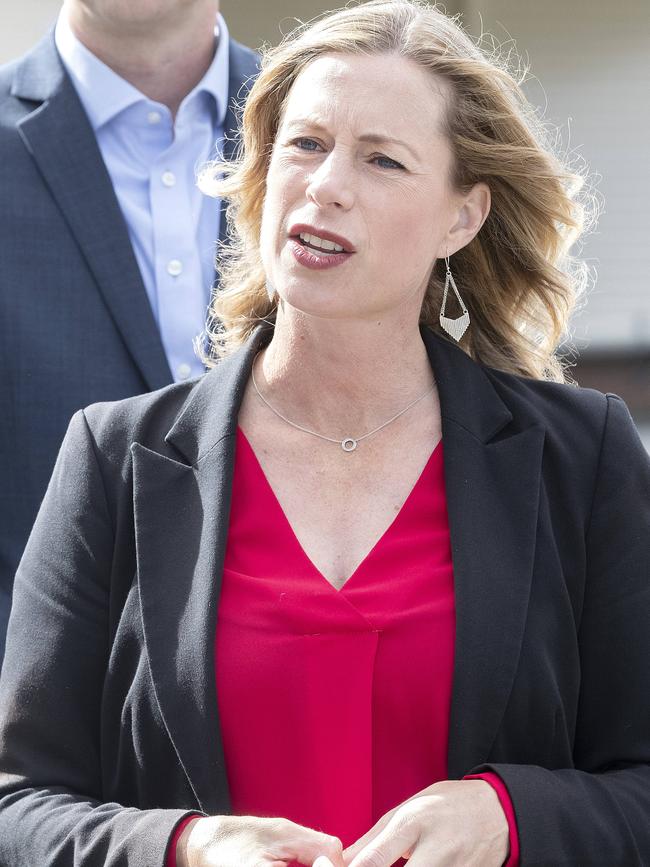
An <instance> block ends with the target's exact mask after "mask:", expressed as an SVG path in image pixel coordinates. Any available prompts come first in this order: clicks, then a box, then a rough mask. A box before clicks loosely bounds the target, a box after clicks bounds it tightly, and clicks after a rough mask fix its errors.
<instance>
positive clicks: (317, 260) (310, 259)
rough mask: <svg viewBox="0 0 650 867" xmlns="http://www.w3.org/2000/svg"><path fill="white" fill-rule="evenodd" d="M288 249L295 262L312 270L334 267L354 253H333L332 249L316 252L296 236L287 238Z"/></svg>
mask: <svg viewBox="0 0 650 867" xmlns="http://www.w3.org/2000/svg"><path fill="white" fill-rule="evenodd" d="M289 249H290V250H291V252H292V254H293V257H294V259H295V260H296V261H297V262H299V263H300V264H301V265H304V267H305V268H311V269H312V270H313V271H322V270H324V269H326V268H336V266H337V265H342V264H343V263H344V262H347V260H348V259H349V258H350V257H351V256H354V253H334V252H333V251H332V252H327V251H323V252H322V253H316V252H314V251H313V250H311V249H310V248H309V247H307V246H305V244H303V243H301V241H300V240H298V239H297V238H289Z"/></svg>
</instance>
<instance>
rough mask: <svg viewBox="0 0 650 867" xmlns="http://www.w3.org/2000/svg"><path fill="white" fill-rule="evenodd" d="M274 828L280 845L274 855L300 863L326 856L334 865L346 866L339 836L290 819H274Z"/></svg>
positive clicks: (307, 862)
mask: <svg viewBox="0 0 650 867" xmlns="http://www.w3.org/2000/svg"><path fill="white" fill-rule="evenodd" d="M270 821H272V822H273V829H274V834H275V837H276V840H277V841H278V845H277V846H276V847H275V849H274V850H273V852H274V857H276V856H279V857H280V858H285V859H286V860H287V861H298V862H300V864H307V865H313V863H314V861H315V860H316V859H317V858H318V857H325V858H326V859H327V860H328V861H329V862H330V863H331V864H332V865H333V867H346V865H345V862H344V860H343V844H342V843H341V841H340V840H339V838H338V837H333V836H332V835H330V834H323V833H322V832H321V831H316V830H314V829H313V828H308V827H306V826H305V825H298V824H297V823H296V822H292V821H291V820H290V819H273V820H270Z"/></svg>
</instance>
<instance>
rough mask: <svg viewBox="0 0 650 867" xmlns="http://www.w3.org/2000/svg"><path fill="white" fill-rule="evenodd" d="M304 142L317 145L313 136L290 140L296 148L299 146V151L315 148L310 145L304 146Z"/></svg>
mask: <svg viewBox="0 0 650 867" xmlns="http://www.w3.org/2000/svg"><path fill="white" fill-rule="evenodd" d="M305 143H306V144H307V145H315V147H318V142H315V141H314V140H313V138H297V139H295V140H294V141H293V142H292V144H295V145H296V146H297V147H298V148H300V150H301V151H313V150H315V148H312V147H304V144H305Z"/></svg>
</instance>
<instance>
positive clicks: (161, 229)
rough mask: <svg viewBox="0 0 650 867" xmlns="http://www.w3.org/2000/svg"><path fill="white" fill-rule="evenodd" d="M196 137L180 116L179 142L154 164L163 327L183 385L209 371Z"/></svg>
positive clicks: (156, 254) (156, 257) (174, 369)
mask: <svg viewBox="0 0 650 867" xmlns="http://www.w3.org/2000/svg"><path fill="white" fill-rule="evenodd" d="M170 122H171V121H170ZM190 134H191V125H190V124H189V122H188V121H187V119H186V118H184V117H182V116H181V114H180V113H179V115H178V117H177V121H176V125H175V136H174V139H173V142H172V143H171V145H170V146H169V147H168V148H167V149H165V150H164V151H163V152H161V153H160V154H159V155H158V156H157V157H156V158H155V159H154V160H153V161H152V164H151V169H150V175H149V181H150V198H151V219H152V229H153V246H154V260H155V277H156V289H157V295H158V324H159V328H160V334H161V338H162V341H163V344H164V346H165V348H166V351H167V358H168V361H169V365H170V369H171V372H172V375H173V377H174V380H175V381H177V382H178V381H182V380H185V379H188V378H189V377H191V376H198V375H199V374H201V373H203V371H204V367H203V364H202V362H201V361H200V360H199V359H198V358H197V357H196V355H195V352H194V346H193V343H194V340H195V338H196V337H197V335H198V334H199V333H200V330H201V328H202V325H203V322H204V320H205V294H204V291H203V274H202V265H201V259H200V254H199V249H198V244H197V239H196V226H195V217H194V213H193V212H194V209H193V196H194V195H195V194H196V191H195V188H194V185H193V183H191V182H188V181H187V161H188V156H189V154H191V153H192V142H191V141H190V140H189V139H190ZM189 158H190V159H191V157H189Z"/></svg>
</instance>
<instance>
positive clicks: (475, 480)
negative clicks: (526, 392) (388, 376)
mask: <svg viewBox="0 0 650 867" xmlns="http://www.w3.org/2000/svg"><path fill="white" fill-rule="evenodd" d="M422 333H423V339H424V341H425V344H426V346H427V350H428V352H429V357H430V359H431V363H432V367H433V369H434V372H435V374H436V378H437V381H438V389H439V395H440V404H441V410H442V440H443V445H444V473H445V487H446V495H447V510H448V518H449V528H450V535H451V549H452V561H453V569H454V590H455V604H456V646H455V661H454V677H453V692H452V705H451V718H450V727H449V744H448V775H449V777H450V779H456V778H458V777H461V776H463V775H464V774H466V773H468V772H469V771H470V770H471V769H472V768H473V767H474V766H476V765H478V764H480V763H482V762H485V761H487V759H488V756H489V753H490V748H491V746H492V743H493V742H494V739H495V736H496V733H497V730H498V728H499V724H500V722H501V719H502V717H503V714H504V711H505V707H506V704H507V701H508V696H509V694H510V690H511V688H512V684H513V680H514V677H515V673H516V669H517V663H518V659H519V650H520V647H521V641H522V637H523V632H524V625H525V620H526V612H527V608H528V599H529V594H530V583H531V578H532V571H533V558H534V554H535V539H536V532H537V512H538V503H539V490H540V476H541V459H542V449H543V444H544V429H543V427H541V426H540V425H538V424H536V423H535V422H533V421H532V420H531V421H530V422H528V423H526V422H523V425H522V419H517V421H516V428H515V429H514V430H512V429H510V433H508V427H507V426H508V425H511V423H512V422H513V417H512V414H511V412H510V411H509V410H508V408H507V407H506V406H505V404H504V403H503V401H502V400H501V398H500V396H499V394H498V392H497V390H496V388H495V386H494V385H493V384H492V382H491V380H490V378H489V376H488V374H487V373H486V371H485V370H484V369H483V368H482V367H481V366H480V365H478V364H476V363H475V362H474V361H472V360H471V359H470V358H469V357H468V356H467V355H466V354H465V353H464V352H463V351H462V350H461V349H459V348H458V347H455V346H453V345H452V344H450V343H449V342H448V341H447V340H446V339H445V338H442V337H439V336H438V335H435V334H434V333H433V332H431V331H430V330H429V329H423V332H422ZM497 435H499V436H497Z"/></svg>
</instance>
